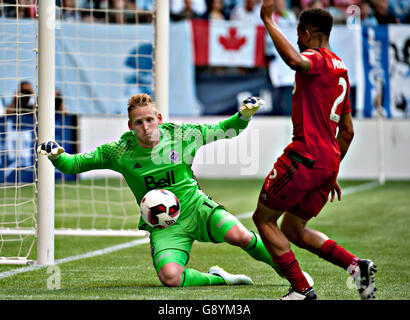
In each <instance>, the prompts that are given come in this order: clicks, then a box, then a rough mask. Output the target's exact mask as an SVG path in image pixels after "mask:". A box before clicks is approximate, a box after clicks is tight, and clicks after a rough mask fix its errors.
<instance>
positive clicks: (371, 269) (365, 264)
mask: <svg viewBox="0 0 410 320" xmlns="http://www.w3.org/2000/svg"><path fill="white" fill-rule="evenodd" d="M349 269H351V273H352V276H353V278H354V279H355V282H356V286H357V289H358V290H359V294H360V297H361V298H362V300H373V299H374V298H375V297H374V293H375V291H376V290H377V289H376V285H375V281H374V276H375V273H376V272H377V270H376V266H375V265H374V263H373V261H372V260H368V259H361V260H359V261H358V263H357V265H356V266H350V267H349Z"/></svg>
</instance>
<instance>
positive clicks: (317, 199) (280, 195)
mask: <svg viewBox="0 0 410 320" xmlns="http://www.w3.org/2000/svg"><path fill="white" fill-rule="evenodd" d="M336 178H337V172H335V171H332V170H326V169H319V168H314V167H310V166H309V163H305V164H303V163H302V162H301V161H300V158H299V159H295V157H289V155H287V154H282V155H281V156H280V157H279V159H278V160H277V161H276V163H275V164H274V167H273V169H272V171H271V172H270V173H269V174H268V175H267V177H266V179H265V183H264V184H263V186H262V190H261V192H260V195H259V202H261V203H262V204H263V205H265V206H267V207H268V208H271V209H273V210H276V211H282V212H283V211H288V212H290V213H292V214H294V215H296V216H297V217H299V218H301V219H303V220H306V221H307V220H309V219H310V218H313V217H316V216H317V215H318V214H319V212H320V210H321V209H322V208H323V207H324V205H325V204H326V202H327V200H328V196H329V193H330V192H331V191H332V188H333V187H334V185H335V183H336Z"/></svg>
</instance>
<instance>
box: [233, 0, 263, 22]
mask: <svg viewBox="0 0 410 320" xmlns="http://www.w3.org/2000/svg"><path fill="white" fill-rule="evenodd" d="M230 20H238V21H245V22H253V23H262V21H261V19H260V4H259V1H257V0H244V4H243V5H239V6H236V7H235V8H234V9H233V10H232V12H231V15H230Z"/></svg>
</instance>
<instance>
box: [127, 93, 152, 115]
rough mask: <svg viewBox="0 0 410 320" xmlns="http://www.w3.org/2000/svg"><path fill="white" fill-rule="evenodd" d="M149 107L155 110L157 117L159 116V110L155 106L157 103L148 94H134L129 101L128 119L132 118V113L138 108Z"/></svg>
mask: <svg viewBox="0 0 410 320" xmlns="http://www.w3.org/2000/svg"><path fill="white" fill-rule="evenodd" d="M148 106H150V107H151V108H152V109H153V110H154V112H155V114H156V115H157V114H158V109H157V107H156V106H155V103H154V101H153V100H152V98H151V96H150V95H149V94H146V93H139V94H134V95H133V96H132V97H131V98H130V99H129V100H128V117H129V116H130V113H131V111H132V110H135V109H136V108H141V107H148Z"/></svg>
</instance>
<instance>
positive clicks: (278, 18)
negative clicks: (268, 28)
mask: <svg viewBox="0 0 410 320" xmlns="http://www.w3.org/2000/svg"><path fill="white" fill-rule="evenodd" d="M273 19H274V20H275V22H276V23H277V25H278V26H279V27H292V26H295V25H296V24H297V23H298V19H297V18H296V15H295V14H294V13H293V11H292V10H290V9H288V4H287V2H286V0H276V6H275V12H274V13H273Z"/></svg>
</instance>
